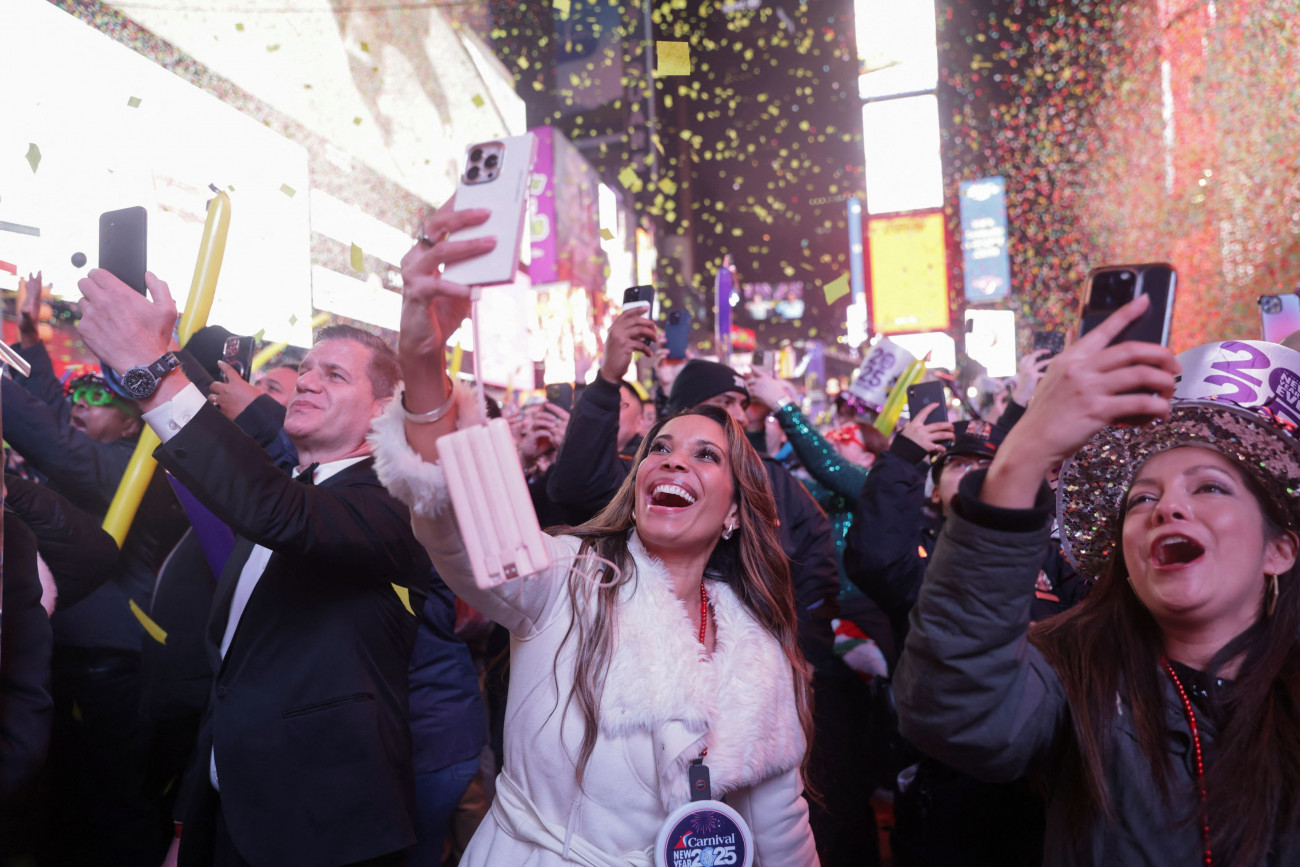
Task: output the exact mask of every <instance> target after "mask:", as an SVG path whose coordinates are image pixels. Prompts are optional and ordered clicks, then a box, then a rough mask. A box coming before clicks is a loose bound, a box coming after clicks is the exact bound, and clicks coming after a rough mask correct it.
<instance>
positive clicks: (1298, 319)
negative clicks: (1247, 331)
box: [1259, 292, 1300, 343]
mask: <svg viewBox="0 0 1300 867" xmlns="http://www.w3.org/2000/svg"><path fill="white" fill-rule="evenodd" d="M1259 324H1260V328H1261V330H1262V332H1263V335H1264V339H1265V340H1266V341H1268V342H1269V343H1281V342H1282V341H1283V340H1285V339H1286V338H1287V337H1288V336H1290V335H1292V334H1294V333H1296V332H1297V331H1300V295H1297V294H1295V293H1294V292H1293V293H1291V294H1288V295H1261V296H1259Z"/></svg>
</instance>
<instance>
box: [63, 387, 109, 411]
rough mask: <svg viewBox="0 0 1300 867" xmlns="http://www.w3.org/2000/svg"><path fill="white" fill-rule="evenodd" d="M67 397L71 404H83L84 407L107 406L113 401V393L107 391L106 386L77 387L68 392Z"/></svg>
mask: <svg viewBox="0 0 1300 867" xmlns="http://www.w3.org/2000/svg"><path fill="white" fill-rule="evenodd" d="M68 397H69V398H71V399H72V402H73V403H84V404H86V406H107V405H108V404H110V403H112V402H113V400H114V394H113V392H111V391H109V390H108V386H106V385H94V384H87V385H78V386H75V387H73V388H72V390H71V391H69V392H68Z"/></svg>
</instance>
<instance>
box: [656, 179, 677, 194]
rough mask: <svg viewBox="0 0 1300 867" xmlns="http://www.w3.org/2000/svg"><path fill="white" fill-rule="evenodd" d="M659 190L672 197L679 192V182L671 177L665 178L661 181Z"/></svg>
mask: <svg viewBox="0 0 1300 867" xmlns="http://www.w3.org/2000/svg"><path fill="white" fill-rule="evenodd" d="M659 189H661V190H663V191H664V192H665V193H667V194H668V195H670V196H671V195H674V194H676V192H677V182H676V181H674V180H673V179H672V178H670V177H667V176H664V177H662V178H660V179H659Z"/></svg>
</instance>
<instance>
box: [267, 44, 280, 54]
mask: <svg viewBox="0 0 1300 867" xmlns="http://www.w3.org/2000/svg"><path fill="white" fill-rule="evenodd" d="M279 50H280V43H278V42H277V43H276V44H274V45H268V46H266V51H267V53H268V54H269V53H271V52H272V51H279Z"/></svg>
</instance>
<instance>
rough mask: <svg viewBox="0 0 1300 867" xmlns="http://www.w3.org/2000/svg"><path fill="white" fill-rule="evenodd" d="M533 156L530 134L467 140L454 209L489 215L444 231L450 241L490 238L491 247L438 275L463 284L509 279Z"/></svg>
mask: <svg viewBox="0 0 1300 867" xmlns="http://www.w3.org/2000/svg"><path fill="white" fill-rule="evenodd" d="M536 156H537V137H536V136H534V135H533V134H532V133H524V134H523V135H518V136H512V137H510V138H501V139H494V140H493V141H486V142H479V143H478V144H474V145H470V146H469V147H468V148H467V149H466V150H465V165H464V168H463V170H462V171H461V174H460V181H459V183H458V184H457V186H456V210H458V211H468V210H473V209H475V208H488V209H490V210H491V211H492V216H490V217H488V219H487V222H485V223H483V224H482V225H478V226H472V227H470V228H468V229H462V230H461V231H459V232H455V233H453V234H452V235H450V236H449V237H450V240H453V241H470V240H473V239H474V238H485V237H494V238H496V239H497V244H496V246H495V247H493V248H492V251H491V252H489V253H485V254H483V255H482V256H475V257H474V258H472V259H466V260H464V261H461V262H452V263H451V264H449V265H447V266H446V267H445V268H443V271H442V276H443V277H444V278H446V279H447V280H451V281H453V282H455V283H463V284H464V285H466V286H495V285H498V284H501V283H513V282H514V279H515V275H516V274H517V273H518V271H519V247H520V244H521V242H522V240H523V233H524V218H525V217H526V216H527V213H528V177H529V175H530V174H532V170H533V159H534V158H535V157H536Z"/></svg>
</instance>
